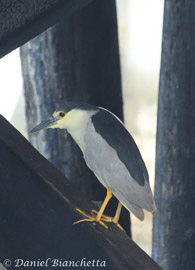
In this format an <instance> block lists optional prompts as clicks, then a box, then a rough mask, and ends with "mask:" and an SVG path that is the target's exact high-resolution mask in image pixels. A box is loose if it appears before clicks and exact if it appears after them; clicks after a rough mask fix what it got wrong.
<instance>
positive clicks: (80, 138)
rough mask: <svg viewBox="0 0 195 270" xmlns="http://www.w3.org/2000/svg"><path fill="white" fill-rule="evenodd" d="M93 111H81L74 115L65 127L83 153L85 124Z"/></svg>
mask: <svg viewBox="0 0 195 270" xmlns="http://www.w3.org/2000/svg"><path fill="white" fill-rule="evenodd" d="M95 113H96V111H82V112H81V113H79V115H77V116H76V117H74V121H73V122H72V123H71V125H69V126H68V127H67V131H68V133H69V134H70V135H71V137H72V138H73V139H74V141H75V142H76V143H77V144H78V146H79V147H80V149H81V151H82V152H83V153H84V149H85V133H86V129H87V124H88V122H89V121H90V119H91V116H92V115H93V114H95Z"/></svg>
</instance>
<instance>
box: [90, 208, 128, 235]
mask: <svg viewBox="0 0 195 270" xmlns="http://www.w3.org/2000/svg"><path fill="white" fill-rule="evenodd" d="M97 213H98V212H97V211H96V210H91V212H90V215H91V216H92V217H94V216H95V214H97ZM101 220H102V221H105V222H112V223H114V224H115V225H116V226H117V227H118V228H119V229H120V230H121V231H124V229H123V227H122V226H121V225H120V224H119V223H118V220H117V219H116V218H115V217H109V216H106V215H102V216H101Z"/></svg>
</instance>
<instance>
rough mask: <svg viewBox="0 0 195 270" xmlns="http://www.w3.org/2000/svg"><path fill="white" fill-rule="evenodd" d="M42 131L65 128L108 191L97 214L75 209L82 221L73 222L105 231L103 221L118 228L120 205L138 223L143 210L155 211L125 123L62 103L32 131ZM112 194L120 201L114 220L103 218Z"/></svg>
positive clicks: (96, 110) (143, 168)
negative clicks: (80, 215)
mask: <svg viewBox="0 0 195 270" xmlns="http://www.w3.org/2000/svg"><path fill="white" fill-rule="evenodd" d="M44 128H60V129H66V130H67V131H68V133H69V134H70V135H71V136H72V138H73V139H74V141H75V142H76V143H77V144H78V146H79V147H80V149H81V151H82V153H83V157H84V159H85V162H86V164H87V166H88V167H89V169H90V170H92V171H93V173H94V174H95V175H96V177H97V179H98V180H99V181H100V183H101V184H102V185H103V186H104V187H105V188H106V189H107V195H106V198H105V200H104V202H103V204H102V206H101V208H100V210H99V212H96V211H95V210H92V212H91V213H90V214H89V215H88V214H86V213H84V212H83V211H82V210H80V209H78V208H77V209H76V210H77V211H79V212H80V213H81V214H82V215H83V216H85V219H82V220H79V221H77V222H75V223H80V222H82V221H91V222H93V221H96V222H98V223H100V224H101V225H103V226H104V227H105V228H108V226H107V225H106V224H105V222H114V223H115V224H116V225H117V226H118V227H120V225H119V223H118V221H119V217H120V212H121V209H122V205H123V206H124V207H125V208H126V209H127V210H128V211H130V212H132V213H133V214H134V215H135V216H136V217H137V218H138V219H140V220H143V219H144V212H143V209H145V210H147V211H149V212H152V213H154V212H155V209H156V207H155V202H154V199H153V195H152V192H151V189H150V185H149V176H148V172H147V169H146V166H145V164H144V161H143V159H142V156H141V154H140V152H139V149H138V147H137V145H136V143H135V141H134V140H133V138H132V136H131V135H130V134H129V132H128V131H127V129H126V128H125V126H124V124H123V123H122V122H121V121H120V119H118V118H117V117H116V116H115V115H114V114H113V113H111V112H110V111H108V110H106V109H103V108H101V107H96V106H92V105H89V104H85V103H79V102H65V103H64V104H62V105H61V106H59V107H58V108H57V109H56V111H55V112H54V113H53V115H52V116H51V117H50V118H49V119H48V120H47V121H46V122H43V123H41V124H39V125H38V126H36V127H35V128H33V129H32V131H31V132H36V131H38V130H41V129H44ZM112 194H114V196H115V197H116V198H117V199H118V200H119V204H118V207H117V210H116V213H115V216H114V217H113V218H112V217H108V216H104V215H103V212H104V210H105V208H106V206H107V204H108V202H109V200H110V199H111V197H112Z"/></svg>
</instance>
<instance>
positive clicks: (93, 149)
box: [83, 124, 118, 187]
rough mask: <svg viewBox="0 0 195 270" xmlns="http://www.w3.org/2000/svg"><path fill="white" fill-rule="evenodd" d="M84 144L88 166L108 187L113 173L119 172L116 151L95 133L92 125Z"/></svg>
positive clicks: (87, 130) (86, 134) (89, 127)
mask: <svg viewBox="0 0 195 270" xmlns="http://www.w3.org/2000/svg"><path fill="white" fill-rule="evenodd" d="M84 142H85V148H84V151H83V154H84V159H85V161H86V164H87V166H88V167H89V168H90V169H91V170H92V171H93V172H94V174H95V175H96V176H97V178H98V179H99V181H100V182H101V183H102V184H103V185H104V186H106V187H107V186H108V182H109V180H110V178H111V175H112V173H113V172H114V171H115V170H117V166H118V158H117V154H116V151H115V150H113V149H112V148H111V147H110V146H109V145H108V143H107V142H106V140H105V139H104V138H103V137H102V136H101V135H100V134H99V133H97V132H96V131H95V128H94V127H93V125H91V124H89V125H88V126H87V129H86V133H85V137H84Z"/></svg>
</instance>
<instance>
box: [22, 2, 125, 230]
mask: <svg viewBox="0 0 195 270" xmlns="http://www.w3.org/2000/svg"><path fill="white" fill-rule="evenodd" d="M21 58H22V72H23V77H24V88H25V97H26V116H27V128H28V129H31V128H32V127H33V126H34V125H36V124H37V123H39V122H41V121H42V120H44V119H46V118H47V117H48V116H49V115H50V114H51V113H52V112H53V111H54V108H55V105H57V104H58V103H60V102H62V101H63V100H69V101H70V100H74V101H84V102H87V103H91V104H94V105H99V106H102V107H105V108H107V109H109V110H111V111H112V112H114V113H115V114H116V115H118V117H119V118H121V119H122V118H123V114H122V109H123V108H122V92H121V76H120V63H119V49H118V34H117V17H116V6H115V0H107V1H93V2H92V3H91V4H89V5H88V6H86V7H84V8H83V9H81V10H80V11H78V12H76V13H74V15H72V16H71V17H69V18H68V19H65V20H62V21H61V22H60V23H59V24H58V25H56V26H55V27H53V28H51V29H49V30H47V31H46V32H44V33H43V34H41V35H39V36H38V37H36V38H34V39H33V40H32V41H30V42H28V43H27V44H25V45H24V46H23V47H22V48H21ZM30 141H31V142H32V143H33V145H35V146H36V147H37V149H38V150H39V151H40V152H41V153H42V154H43V155H44V156H46V157H47V158H48V159H49V160H50V161H51V162H52V163H53V164H54V165H55V166H56V167H57V168H58V169H60V171H61V172H63V173H64V174H65V175H66V176H67V178H68V179H70V180H71V181H72V182H73V183H75V184H76V185H77V186H79V188H80V189H81V190H82V191H83V192H84V193H85V194H86V195H87V197H88V198H89V199H91V200H94V201H99V200H102V199H103V197H104V196H105V189H104V188H103V187H102V186H101V184H100V183H99V182H98V181H97V179H96V178H95V176H94V175H93V173H92V172H90V171H89V169H88V168H87V167H86V164H85V162H84V160H83V158H82V154H81V152H80V150H79V149H78V147H77V146H76V145H75V143H74V142H73V141H72V139H71V138H70V137H69V135H67V133H66V132H65V131H64V130H62V131H60V130H55V131H54V130H52V131H51V130H46V131H42V132H40V133H39V134H31V135H30ZM112 201H113V202H114V206H112V202H111V208H112V210H111V212H110V213H109V214H114V210H115V208H116V200H114V199H112ZM123 215H124V216H125V220H129V214H128V212H127V211H126V210H123ZM122 223H123V225H124V226H125V228H126V230H127V231H129V221H128V222H127V225H125V223H126V221H125V222H123V221H122Z"/></svg>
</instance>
